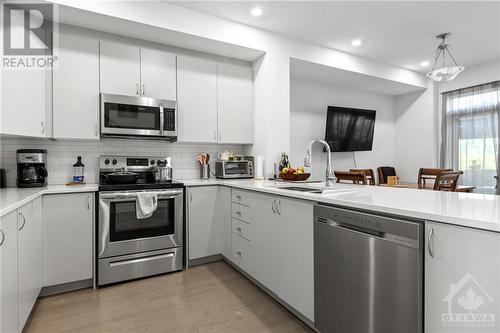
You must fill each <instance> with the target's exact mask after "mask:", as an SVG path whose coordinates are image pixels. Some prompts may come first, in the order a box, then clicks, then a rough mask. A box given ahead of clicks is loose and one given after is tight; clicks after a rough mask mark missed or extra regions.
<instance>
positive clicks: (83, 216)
mask: <svg viewBox="0 0 500 333" xmlns="http://www.w3.org/2000/svg"><path fill="white" fill-rule="evenodd" d="M93 198H94V195H93V194H92V193H74V194H54V195H45V196H44V198H43V228H42V235H43V261H42V262H43V269H42V271H43V275H42V276H43V279H42V285H43V286H44V287H47V286H54V285H59V284H63V283H68V282H76V281H81V280H86V279H91V278H92V244H93V238H92V230H93V228H92V225H93V221H94V219H93V216H94V214H93V211H94V208H93V202H94V199H93Z"/></svg>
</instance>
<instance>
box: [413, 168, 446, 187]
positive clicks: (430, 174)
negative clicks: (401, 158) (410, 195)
mask: <svg viewBox="0 0 500 333" xmlns="http://www.w3.org/2000/svg"><path fill="white" fill-rule="evenodd" d="M449 171H453V169H443V168H420V170H418V178H417V185H418V188H419V189H424V188H425V187H426V185H427V184H426V181H427V180H432V181H434V184H436V178H437V177H438V176H439V175H440V174H441V173H443V172H449Z"/></svg>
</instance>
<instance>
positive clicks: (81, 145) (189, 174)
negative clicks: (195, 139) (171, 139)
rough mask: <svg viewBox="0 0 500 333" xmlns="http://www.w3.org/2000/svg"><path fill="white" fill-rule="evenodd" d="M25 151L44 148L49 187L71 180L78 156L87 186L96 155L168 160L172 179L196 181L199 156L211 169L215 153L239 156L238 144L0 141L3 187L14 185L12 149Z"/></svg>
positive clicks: (95, 172)
mask: <svg viewBox="0 0 500 333" xmlns="http://www.w3.org/2000/svg"><path fill="white" fill-rule="evenodd" d="M26 148H39V149H47V171H48V173H49V179H48V182H49V184H65V183H67V182H69V181H71V179H72V177H73V164H74V163H75V162H76V157H77V156H82V160H83V163H84V164H85V179H86V182H88V183H96V182H97V181H98V172H99V156H100V155H135V156H163V157H167V156H170V157H172V162H173V163H172V164H173V168H174V171H173V172H174V178H176V179H180V180H182V179H190V178H199V177H200V170H199V166H198V164H197V162H196V160H195V158H196V155H198V154H200V153H209V154H210V156H211V158H210V164H211V166H212V170H213V169H214V162H215V160H216V159H217V153H218V152H221V151H224V150H229V151H232V152H234V153H238V154H241V153H243V146H241V145H217V144H193V143H168V142H164V141H154V140H102V141H75V140H58V141H50V140H40V139H26V138H23V139H19V138H8V139H4V138H2V139H0V168H4V169H6V177H7V185H8V186H15V185H16V177H17V171H16V150H17V149H26Z"/></svg>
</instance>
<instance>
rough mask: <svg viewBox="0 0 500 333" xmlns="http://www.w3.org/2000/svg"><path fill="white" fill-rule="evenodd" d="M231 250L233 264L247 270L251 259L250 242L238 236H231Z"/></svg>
mask: <svg viewBox="0 0 500 333" xmlns="http://www.w3.org/2000/svg"><path fill="white" fill-rule="evenodd" d="M231 249H232V255H231V260H232V261H233V263H235V264H236V265H238V266H240V267H241V268H243V269H245V266H247V264H246V263H247V262H248V257H249V249H250V241H249V240H248V239H245V238H243V237H240V236H238V235H236V234H231Z"/></svg>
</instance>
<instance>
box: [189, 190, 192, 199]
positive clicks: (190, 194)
mask: <svg viewBox="0 0 500 333" xmlns="http://www.w3.org/2000/svg"><path fill="white" fill-rule="evenodd" d="M191 201H193V192H191V191H189V202H191Z"/></svg>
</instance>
